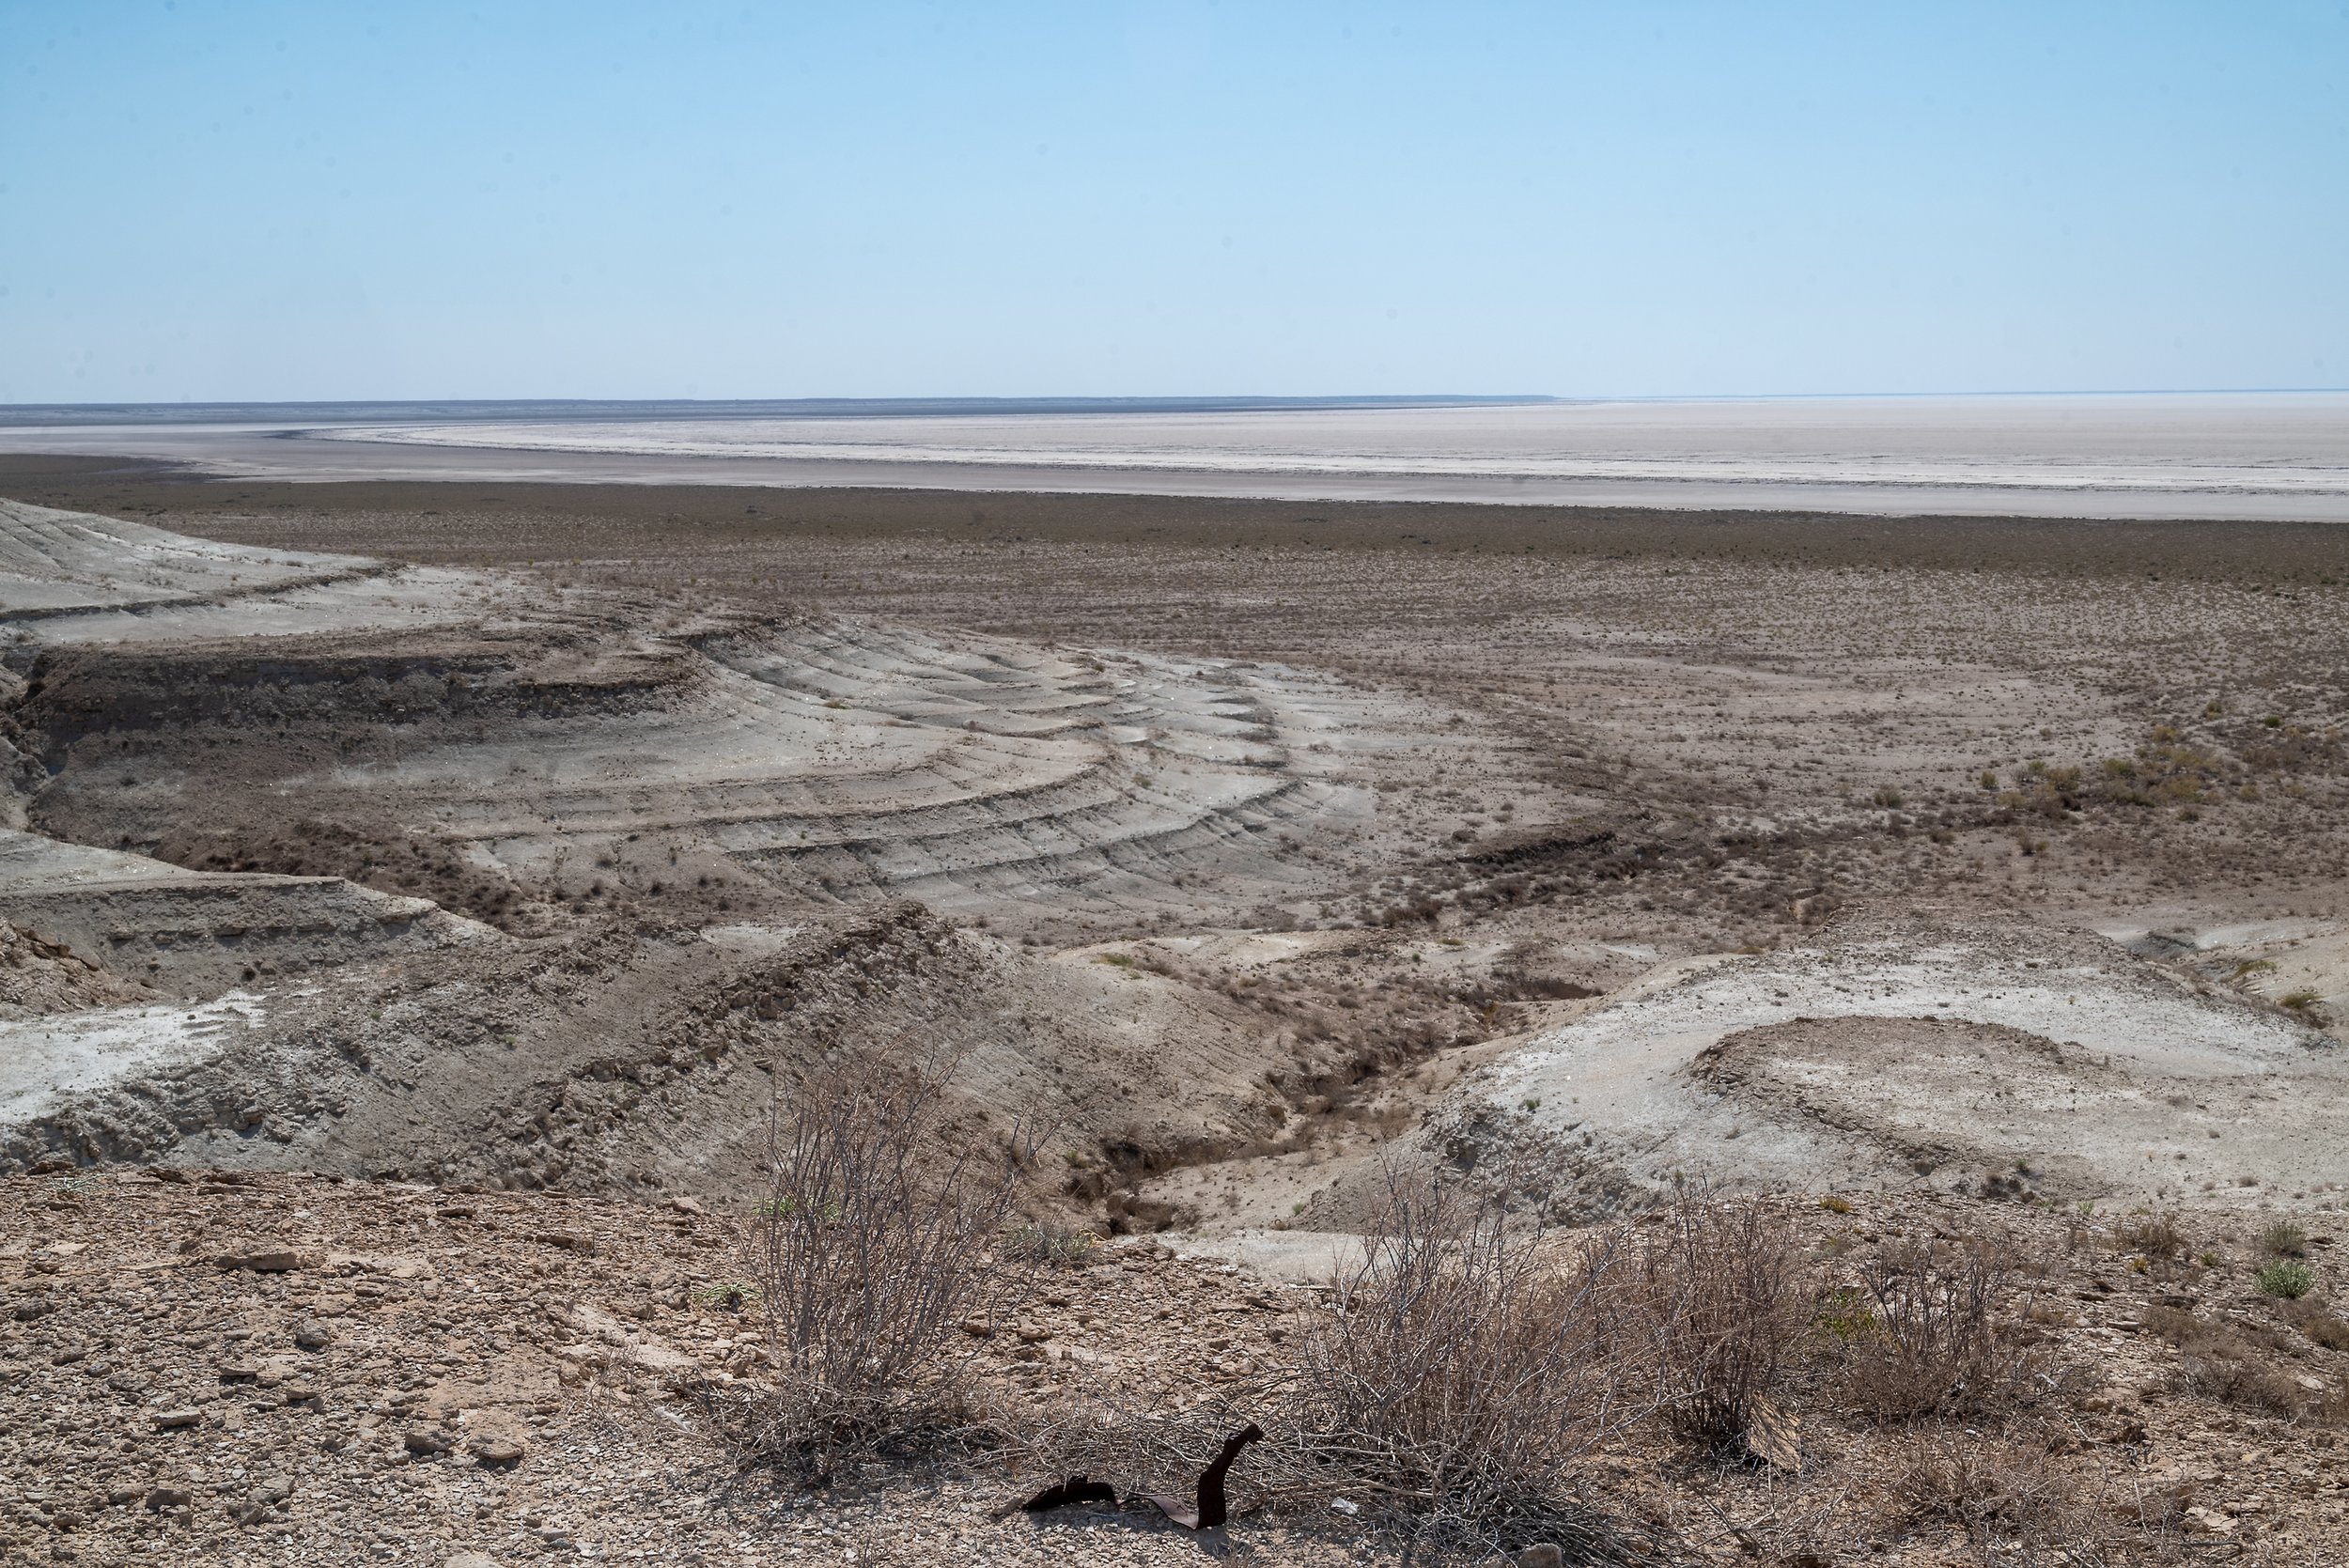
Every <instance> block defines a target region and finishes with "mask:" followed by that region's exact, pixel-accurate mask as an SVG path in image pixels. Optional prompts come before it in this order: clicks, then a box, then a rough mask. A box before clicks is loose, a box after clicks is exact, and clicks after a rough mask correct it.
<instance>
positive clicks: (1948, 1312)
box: [1845, 1241, 2061, 1421]
mask: <svg viewBox="0 0 2349 1568" xmlns="http://www.w3.org/2000/svg"><path fill="white" fill-rule="evenodd" d="M1859 1283H1860V1289H1861V1290H1862V1292H1864V1294H1865V1296H1866V1299H1867V1300H1868V1302H1869V1304H1870V1306H1871V1308H1872V1309H1873V1318H1874V1321H1873V1322H1872V1323H1870V1324H1869V1325H1868V1326H1867V1327H1866V1330H1865V1331H1864V1332H1861V1333H1859V1334H1857V1335H1855V1336H1854V1337H1853V1338H1852V1341H1851V1343H1850V1349H1849V1352H1848V1361H1847V1364H1846V1367H1845V1386H1846V1388H1847V1389H1848V1390H1849V1392H1850V1394H1851V1396H1852V1397H1853V1399H1854V1400H1855V1402H1856V1403H1858V1404H1859V1406H1860V1407H1861V1408H1862V1409H1864V1410H1866V1411H1867V1412H1868V1413H1869V1414H1871V1415H1873V1416H1875V1418H1876V1419H1877V1420H1879V1421H1898V1420H1906V1419H1909V1418H1913V1417H1918V1416H1925V1415H1931V1414H1935V1413H1937V1412H1938V1413H1944V1414H1959V1413H1987V1414H1996V1413H1999V1412H2000V1411H2003V1410H2008V1409H2012V1408H2015V1407H2016V1406H2018V1405H2028V1404H2030V1403H2032V1402H2033V1401H2035V1400H2036V1399H2038V1398H2041V1397H2043V1396H2045V1395H2046V1394H2048V1393H2052V1392H2055V1391H2057V1390H2058V1389H2060V1387H2061V1375H2060V1373H2059V1369H2058V1367H2057V1365H2056V1363H2055V1361H2054V1358H2052V1356H2051V1355H2050V1354H2049V1353H2048V1352H2047V1351H2046V1348H2045V1347H2044V1346H2042V1345H2041V1344H2039V1343H2036V1342H2037V1339H2038V1336H2037V1334H2036V1333H2035V1331H2034V1330H2032V1329H2031V1328H2030V1325H2029V1322H2028V1317H2029V1302H2028V1301H2019V1302H2018V1301H2017V1300H2016V1299H2015V1297H2016V1296H2018V1295H2019V1294H2020V1293H2021V1284H2022V1281H2021V1277H2020V1276H2019V1275H2018V1274H2017V1272H2016V1270H2015V1267H2014V1265H2013V1264H2012V1263H2011V1262H2010V1261H2009V1256H2008V1254H2007V1253H2006V1252H2005V1251H2003V1250H1999V1249H1998V1248H1995V1247H1994V1246H1992V1245H1991V1244H1989V1243H1986V1242H1981V1241H1972V1242H1966V1243H1962V1244H1949V1243H1936V1244H1933V1245H1931V1246H1910V1245H1906V1244H1904V1245H1899V1246H1890V1247H1885V1248H1882V1249H1879V1250H1877V1251H1876V1252H1875V1254H1874V1255H1873V1256H1872V1257H1871V1258H1869V1259H1868V1260H1867V1262H1866V1263H1865V1264H1864V1265H1862V1267H1861V1269H1860V1275H1859Z"/></svg>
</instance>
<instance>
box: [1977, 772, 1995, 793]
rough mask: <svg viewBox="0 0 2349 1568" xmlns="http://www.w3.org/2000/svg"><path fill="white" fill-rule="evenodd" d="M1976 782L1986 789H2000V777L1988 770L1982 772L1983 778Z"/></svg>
mask: <svg viewBox="0 0 2349 1568" xmlns="http://www.w3.org/2000/svg"><path fill="white" fill-rule="evenodd" d="M1975 782H1976V783H1978V784H1981V785H1982V787H1983V788H1984V789H1996V788H1998V787H1999V776H1998V775H1997V774H1996V773H1993V772H1992V771H1990V769H1988V768H1983V770H1982V777H1981V778H1980V779H1978V780H1976V781H1975Z"/></svg>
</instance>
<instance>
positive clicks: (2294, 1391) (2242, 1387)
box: [2141, 1307, 2339, 1417]
mask: <svg viewBox="0 0 2349 1568" xmlns="http://www.w3.org/2000/svg"><path fill="white" fill-rule="evenodd" d="M2141 1321H2142V1323H2143V1324H2144V1327H2145V1329H2146V1331H2147V1332H2148V1333H2152V1334H2155V1335H2158V1336H2159V1337H2160V1338H2162V1339H2165V1340H2167V1341H2169V1342H2170V1343H2171V1344H2173V1345H2175V1346H2177V1348H2178V1350H2179V1352H2180V1353H2181V1356H2182V1359H2181V1360H2180V1362H2179V1365H2178V1371H2177V1375H2176V1378H2175V1382H2176V1384H2177V1387H2178V1388H2179V1389H2182V1390H2183V1391H2185V1392H2187V1393H2194V1394H2201V1396H2203V1397H2204V1398H2206V1399H2216V1400H2220V1401H2223V1402H2224V1403H2226V1404H2229V1405H2242V1406H2244V1407H2246V1408H2248V1409H2252V1410H2264V1411H2267V1412H2269V1413H2270V1414H2273V1415H2279V1416H2286V1417H2293V1416H2299V1417H2308V1416H2319V1417H2322V1416H2323V1415H2324V1412H2325V1406H2326V1401H2325V1399H2324V1397H2323V1396H2322V1395H2321V1394H2319V1393H2315V1392H2312V1391H2310V1390H2309V1389H2303V1388H2302V1387H2301V1386H2300V1383H2299V1380H2298V1379H2297V1378H2296V1377H2295V1375H2294V1374H2292V1373H2291V1372H2290V1371H2288V1370H2287V1368H2286V1365H2285V1362H2286V1360H2287V1358H2289V1357H2290V1355H2291V1353H2292V1347H2291V1343H2290V1342H2289V1341H2288V1340H2286V1339H2285V1338H2284V1337H2283V1336H2282V1335H2281V1334H2280V1333H2279V1331H2277V1330H2275V1329H2272V1328H2266V1327H2260V1326H2258V1325H2254V1324H2244V1323H2227V1322H2213V1321H2211V1320H2209V1319H2207V1318H2203V1317H2200V1316H2197V1315H2196V1314H2195V1313H2193V1312H2184V1311H2181V1310H2179V1309H2178V1308H2175V1307H2148V1308H2146V1309H2145V1313H2144V1316H2143V1318H2142V1319H2141ZM2334 1321H2335V1322H2336V1323H2337V1322H2338V1321H2339V1320H2338V1319H2335V1320H2334ZM2321 1327H2322V1326H2321V1325H2320V1328H2321ZM2302 1331H2303V1332H2304V1333H2305V1332H2309V1330H2308V1329H2306V1328H2303V1330H2302ZM2310 1337H2311V1338H2313V1337H2314V1335H2313V1334H2311V1335H2310Z"/></svg>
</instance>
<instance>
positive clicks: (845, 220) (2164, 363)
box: [0, 0, 2349, 402]
mask: <svg viewBox="0 0 2349 1568" xmlns="http://www.w3.org/2000/svg"><path fill="white" fill-rule="evenodd" d="M2344 83H2349V4H2343V3H2340V0H2326V3H2324V4H2295V3H2266V0H2211V3H2208V4H2202V5H2164V4H2159V3H2132V4H2111V5H2095V4H2064V3H2061V0H2033V3H2030V4H2019V5H2014V6H2004V5H1996V4H1971V5H1931V4H1921V3H1920V4H1908V3H1901V4H1884V3H1881V0H1877V3H1872V4H1855V5H1825V4H1822V5H1797V4H1761V3H1747V4H1721V5H1705V4H1680V3H1673V0H1647V3H1643V4H1626V5H1572V4H1551V5H1501V4H1481V5H1480V4H1475V3H1472V0H1450V3H1445V4H1428V5H1422V6H1380V5H1375V4H1353V5H1327V6H1324V5H1315V4H1307V3H1301V0H1300V3H1295V4H1284V3H1282V0H1252V3H1248V4H1231V3H1226V4H1220V5H1218V4H1206V3H1200V0H1169V3H1162V4H1114V3H1094V4H1072V5H1043V4H1035V5H1029V4H1016V3H1011V0H1003V3H999V4H993V5H987V6H947V5H914V4H908V5H896V4H888V3H879V0H860V3H857V4H841V5H833V6H806V5H789V4H761V5H755V6H740V5H726V6H718V5H698V4H693V3H692V0H668V3H662V4H637V5H628V6H621V5H602V4H598V3H595V0H564V3H560V4H553V3H550V4H536V3H514V4H497V3H493V0H483V3H481V4H477V5H454V6H446V5H437V4H431V3H426V0H403V3H402V4H399V5H395V6H385V5H343V4H335V3H332V0H303V3H301V4H288V5H272V4H257V3H255V4H235V3H226V0H153V3H137V4H112V3H108V0H70V3H67V0H46V3H41V4H29V3H24V0H0V289H5V291H6V292H5V293H4V294H0V401H17V402H27V401H52V400H54V401H91V400H115V399H123V400H131V399H135V400H171V399H179V398H256V399H258V398H302V397H320V398H332V397H401V396H412V397H444V396H481V397H494V396H646V397H652V396H705V397H722V396H989V395H1003V396H1020V395H1050V394H1070V395H1075V394H1102V395H1113V394H1155V395H1175V394H1238V393H1262V394H1274V393H1293V394H1315V393H1410V392H1462V393H1472V392H1545V393H1556V394H1566V395H1617V396H1630V395H1644V396H1668V395H1679V394H1692V395H1704V394H1739V393H1824V392H1870V391H1886V392H1922V391H1987V390H2007V389H2081V388H2100V389H2107V388H2108V389H2137V388H2148V389H2150V388H2173V387H2274V386H2341V385H2343V384H2349V89H2344V86H2343V84H2344Z"/></svg>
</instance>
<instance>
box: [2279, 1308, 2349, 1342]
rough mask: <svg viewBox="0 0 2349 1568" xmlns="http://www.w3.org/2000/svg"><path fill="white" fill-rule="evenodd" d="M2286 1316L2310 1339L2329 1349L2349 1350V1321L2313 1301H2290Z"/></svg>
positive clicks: (2285, 1309)
mask: <svg viewBox="0 0 2349 1568" xmlns="http://www.w3.org/2000/svg"><path fill="white" fill-rule="evenodd" d="M2283 1312H2284V1317H2285V1319H2286V1320H2287V1321H2288V1322H2290V1323H2291V1325H2292V1326H2293V1327H2295V1328H2297V1329H2299V1330H2300V1332H2301V1333H2303V1334H2305V1335H2307V1336H2308V1337H2309V1339H2310V1340H2311V1341H2312V1342H2314V1343H2317V1344H2321V1345H2323V1346H2324V1347H2325V1348H2326V1349H2327V1350H2349V1321H2345V1320H2343V1319H2342V1318H2341V1317H2340V1316H2338V1315H2337V1314H2335V1313H2334V1312H2331V1311H2329V1310H2327V1309H2326V1308H2325V1307H2322V1306H2320V1305H2318V1304H2317V1303H2316V1302H2313V1301H2307V1300H2301V1301H2288V1302H2286V1303H2285V1304H2284V1309H2283Z"/></svg>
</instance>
